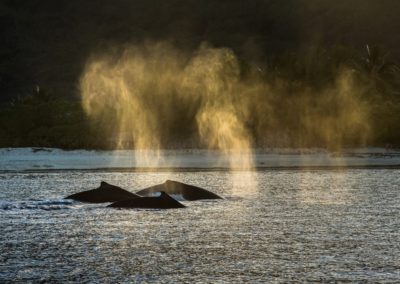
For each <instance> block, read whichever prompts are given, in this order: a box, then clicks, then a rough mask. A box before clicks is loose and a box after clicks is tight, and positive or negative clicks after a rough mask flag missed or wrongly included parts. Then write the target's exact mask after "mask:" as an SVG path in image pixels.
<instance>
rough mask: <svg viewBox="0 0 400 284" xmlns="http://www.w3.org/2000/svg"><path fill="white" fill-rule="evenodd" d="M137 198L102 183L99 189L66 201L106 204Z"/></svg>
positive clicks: (70, 196)
mask: <svg viewBox="0 0 400 284" xmlns="http://www.w3.org/2000/svg"><path fill="white" fill-rule="evenodd" d="M136 197H139V196H138V195H137V194H134V193H132V192H129V191H127V190H125V189H122V188H120V187H118V186H115V185H112V184H109V183H106V182H104V181H102V182H101V184H100V186H99V187H98V188H95V189H91V190H86V191H82V192H78V193H75V194H72V195H69V196H67V197H66V198H65V199H73V200H77V201H81V202H88V203H105V202H115V201H119V200H124V199H131V198H136Z"/></svg>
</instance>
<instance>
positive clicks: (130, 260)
mask: <svg viewBox="0 0 400 284" xmlns="http://www.w3.org/2000/svg"><path fill="white" fill-rule="evenodd" d="M233 174H236V175H237V176H236V177H235V178H236V179H240V174H243V175H244V176H246V175H248V174H251V175H252V178H254V179H255V180H256V183H257V185H258V186H257V187H256V188H253V189H251V190H247V187H246V183H245V182H244V183H242V184H240V187H239V188H237V189H232V188H233V187H232V185H233V180H234V179H233V178H232V175H233ZM167 178H172V179H175V180H179V181H182V182H187V183H191V184H195V185H198V186H201V187H205V188H207V189H209V190H211V191H213V192H216V193H217V194H220V195H222V196H224V197H225V199H224V200H222V201H197V202H190V203H186V205H188V208H186V209H178V210H167V211H158V210H116V209H111V208H105V206H104V205H85V204H82V203H78V202H73V201H68V200H63V199H62V198H63V197H64V196H66V195H68V194H71V193H74V192H77V191H80V190H85V189H89V188H93V187H96V186H97V185H98V184H99V182H100V181H101V180H105V181H108V182H110V183H114V184H118V185H120V186H122V187H124V188H127V189H130V190H132V191H134V190H138V189H141V188H143V187H146V186H149V185H153V184H155V183H161V182H163V181H164V180H165V179H167ZM236 185H238V184H236ZM0 232H1V234H0V282H1V283H6V282H13V281H20V282H27V281H33V282H36V281H41V280H42V281H48V282H57V281H58V282H68V281H73V282H103V283H117V282H126V283H129V282H135V281H136V282H141V281H143V282H146V281H147V282H148V281H154V282H165V283H176V282H187V283H194V282H211V283H212V282H245V281H246V282H252V283H254V282H266V281H277V282H289V281H302V282H304V281H305V282H309V281H334V280H337V281H353V282H363V281H371V282H398V281H400V170H372V169H363V170H346V171H334V170H331V171H326V170H317V171H296V170H276V171H259V172H252V173H246V172H242V173H240V172H239V173H230V172H216V171H214V172H213V171H208V172H185V171H182V172H175V173H166V172H154V173H148V172H146V173H145V172H134V173H127V172H125V173H116V172H112V173H111V172H85V171H60V172H52V173H0Z"/></svg>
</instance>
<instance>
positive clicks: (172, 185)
mask: <svg viewBox="0 0 400 284" xmlns="http://www.w3.org/2000/svg"><path fill="white" fill-rule="evenodd" d="M161 191H163V192H165V193H167V194H170V195H181V196H182V197H183V198H184V199H185V200H188V201H194V200H201V199H222V197H220V196H218V195H216V194H215V193H212V192H210V191H208V190H205V189H203V188H200V187H197V186H194V185H190V184H185V183H181V182H177V181H173V180H167V181H166V182H164V183H162V184H158V185H155V186H151V187H148V188H145V189H142V190H140V191H138V192H136V194H138V195H140V196H154V194H155V193H156V192H161Z"/></svg>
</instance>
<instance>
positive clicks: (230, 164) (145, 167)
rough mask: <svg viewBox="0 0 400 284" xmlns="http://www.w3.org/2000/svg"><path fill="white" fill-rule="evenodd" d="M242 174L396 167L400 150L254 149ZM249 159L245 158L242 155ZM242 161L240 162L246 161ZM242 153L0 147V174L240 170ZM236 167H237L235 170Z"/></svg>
mask: <svg viewBox="0 0 400 284" xmlns="http://www.w3.org/2000/svg"><path fill="white" fill-rule="evenodd" d="M251 153H252V155H251V156H250V159H251V165H252V167H251V168H250V169H247V170H257V171H262V170H276V169H277V170H285V169H292V170H293V169H297V170H303V169H305V170H320V169H354V168H358V169H371V168H373V169H398V168H400V151H399V150H394V149H391V150H387V149H384V148H358V149H347V150H344V151H342V152H340V153H338V152H328V151H326V150H323V149H288V148H281V149H278V148H275V149H255V150H254V151H253V152H251ZM246 157H248V156H246ZM246 157H245V158H246ZM242 162H243V155H240V154H238V155H236V154H235V153H233V154H229V155H228V154H226V153H223V152H221V151H215V150H202V149H191V150H188V149H184V150H164V151H160V152H159V153H158V152H156V151H143V150H142V151H135V150H115V151H93V150H72V151H65V150H61V149H55V148H40V150H38V148H0V172H29V171H31V172H44V171H46V172H54V171H74V170H79V171H120V172H127V171H132V172H134V171H141V172H143V171H243V170H246V169H243V168H241V167H240V163H242ZM236 165H239V166H236Z"/></svg>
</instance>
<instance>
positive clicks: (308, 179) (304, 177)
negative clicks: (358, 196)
mask: <svg viewBox="0 0 400 284" xmlns="http://www.w3.org/2000/svg"><path fill="white" fill-rule="evenodd" d="M296 177H297V180H298V190H297V191H296V194H297V198H298V200H299V202H301V203H306V204H351V203H352V202H353V195H352V190H351V188H350V186H351V182H350V180H351V177H350V176H349V174H348V173H347V172H346V171H335V174H333V175H332V174H326V172H320V171H314V172H313V171H303V172H299V173H298V174H296Z"/></svg>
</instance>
